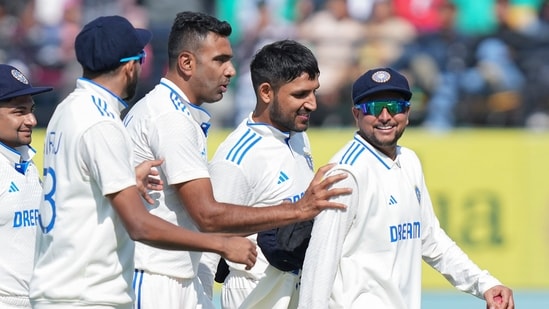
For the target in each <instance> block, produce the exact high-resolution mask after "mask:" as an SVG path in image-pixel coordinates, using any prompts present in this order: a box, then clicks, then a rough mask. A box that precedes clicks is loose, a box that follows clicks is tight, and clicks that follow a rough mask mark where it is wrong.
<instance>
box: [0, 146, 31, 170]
mask: <svg viewBox="0 0 549 309" xmlns="http://www.w3.org/2000/svg"><path fill="white" fill-rule="evenodd" d="M0 153H1V154H2V155H3V156H4V157H6V159H8V161H9V162H10V163H11V164H13V166H14V168H15V169H16V170H17V171H18V172H19V173H21V174H23V175H24V174H25V172H26V171H27V167H28V166H29V162H30V161H31V160H32V158H33V157H34V155H35V154H36V150H34V148H32V147H31V146H30V145H24V146H19V147H15V148H12V147H10V146H8V145H6V144H4V143H2V142H0Z"/></svg>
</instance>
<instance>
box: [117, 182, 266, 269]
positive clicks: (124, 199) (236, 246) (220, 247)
mask: <svg viewBox="0 0 549 309" xmlns="http://www.w3.org/2000/svg"><path fill="white" fill-rule="evenodd" d="M108 197H109V198H110V200H111V203H112V205H113V207H114V209H115V210H116V212H117V213H118V215H119V216H120V218H121V220H122V222H123V224H124V227H125V228H126V230H127V231H128V234H129V235H130V237H131V238H132V239H133V240H135V241H140V242H142V243H145V244H147V245H150V246H153V247H157V248H161V249H167V250H187V251H208V252H215V253H217V254H219V255H221V256H222V257H224V258H226V259H228V260H230V261H233V262H236V263H241V264H245V265H246V269H250V268H252V266H253V265H254V264H255V261H256V257H257V251H256V246H255V244H253V243H252V242H251V241H250V240H248V239H247V238H244V237H238V236H229V237H226V236H221V235H213V234H206V233H199V232H193V231H190V230H187V229H184V228H182V227H179V226H176V225H174V224H171V223H169V222H167V221H165V220H163V219H161V218H159V217H157V216H155V215H152V214H150V213H149V212H148V211H147V209H146V208H145V207H144V205H143V203H142V201H141V199H140V198H139V192H138V190H137V188H136V187H135V186H132V187H129V188H126V189H124V190H122V191H119V192H117V193H113V194H110V195H108Z"/></svg>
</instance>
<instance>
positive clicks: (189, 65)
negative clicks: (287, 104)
mask: <svg viewBox="0 0 549 309" xmlns="http://www.w3.org/2000/svg"><path fill="white" fill-rule="evenodd" d="M231 31H232V29H231V26H230V25H229V24H228V23H227V22H222V21H220V20H218V19H216V18H215V17H213V16H209V15H206V14H202V13H196V12H181V13H179V14H177V16H176V18H175V20H174V23H173V25H172V29H171V32H170V36H169V43H168V50H169V63H168V72H167V74H166V76H165V78H162V79H161V81H160V83H159V84H158V85H157V86H156V87H155V88H154V89H153V90H152V91H151V92H149V93H148V94H147V95H146V96H145V97H144V98H143V99H141V100H140V101H139V102H137V103H136V104H135V105H134V106H133V107H132V108H131V110H130V111H129V112H128V114H127V115H126V117H125V119H124V122H125V123H126V124H127V129H128V131H129V133H130V136H131V138H132V141H133V143H134V151H135V158H136V162H135V163H136V164H137V163H140V162H141V161H143V160H153V159H158V158H163V159H164V162H163V163H162V165H161V168H160V170H159V173H160V177H161V179H162V180H163V181H164V183H167V184H168V185H167V186H165V187H164V190H163V191H162V192H161V194H160V198H159V200H158V203H155V204H154V205H148V208H149V211H150V212H151V213H153V214H155V215H158V216H161V217H163V218H166V219H168V220H170V221H171V222H174V223H177V224H180V225H182V226H185V227H187V228H189V229H193V230H202V231H208V232H242V233H255V232H258V231H261V230H267V229H271V228H274V227H277V226H282V225H287V224H290V223H295V222H298V221H305V220H309V219H311V218H313V217H314V216H316V215H317V214H318V213H319V212H320V211H321V210H322V209H324V208H327V207H338V208H341V207H344V206H343V205H341V204H338V203H330V202H328V201H327V199H328V198H330V197H331V196H334V195H337V194H342V193H343V194H344V193H348V192H349V191H348V190H347V189H337V190H328V187H329V186H330V185H331V184H332V183H333V182H335V181H337V180H340V179H341V178H340V177H341V176H336V177H330V178H327V179H323V175H324V172H325V171H326V170H327V169H322V168H321V170H320V172H319V173H317V175H316V176H315V177H314V178H312V182H311V185H310V186H309V187H308V188H307V190H305V192H304V195H303V197H302V198H301V199H300V200H299V201H297V202H296V203H288V202H285V203H280V202H279V203H277V204H274V206H268V207H247V206H251V205H246V206H240V205H233V204H228V203H221V202H217V201H216V200H215V198H214V194H213V192H212V184H211V181H210V175H209V171H208V157H207V152H206V150H207V132H208V128H209V126H210V124H209V122H208V121H209V119H210V114H209V113H208V112H207V111H206V110H205V109H203V108H202V107H201V105H202V104H203V103H213V102H217V101H219V100H221V98H222V97H223V94H224V93H225V91H227V87H228V84H229V82H230V79H231V78H232V77H233V76H234V75H235V73H236V72H235V69H234V66H233V65H232V63H231V59H232V57H233V53H232V49H231V46H230V42H229V39H228V36H229V35H230V34H231ZM271 95H273V94H271ZM296 95H297V94H296ZM273 155H276V154H273ZM232 177H233V175H226V178H225V181H233V179H232ZM273 181H276V180H274V179H273ZM200 258H201V255H200V253H196V252H188V253H187V252H177V253H173V254H172V252H167V251H165V250H158V249H155V248H152V247H149V246H147V245H145V244H137V246H136V256H135V262H136V265H135V266H136V280H137V281H139V282H140V285H139V286H138V287H136V299H137V301H136V304H138V305H139V306H141V308H195V307H196V306H197V305H201V306H202V307H201V308H211V306H212V305H211V302H210V301H209V299H208V298H207V297H205V292H204V290H203V287H202V286H201V282H200V281H199V279H198V277H197V275H198V267H199V261H200ZM213 260H214V261H215V259H213ZM203 278H206V277H203ZM210 278H211V276H210V277H209V278H208V280H209V281H212V280H211V279H210ZM201 279H202V278H201ZM202 281H204V280H202ZM210 289H211V288H210ZM161 292H162V294H160V293H161ZM206 293H208V291H206ZM180 299H183V301H181V300H180ZM159 302H161V303H160V304H161V305H159ZM206 306H210V307H206Z"/></svg>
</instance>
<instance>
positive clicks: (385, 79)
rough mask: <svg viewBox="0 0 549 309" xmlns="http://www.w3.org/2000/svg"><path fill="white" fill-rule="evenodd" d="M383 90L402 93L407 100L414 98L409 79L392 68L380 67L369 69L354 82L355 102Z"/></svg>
mask: <svg viewBox="0 0 549 309" xmlns="http://www.w3.org/2000/svg"><path fill="white" fill-rule="evenodd" d="M381 91H395V92H399V93H402V94H403V95H404V99H406V100H407V101H409V100H410V99H411V98H412V92H411V91H410V86H409V85H408V80H406V77H404V75H402V74H400V73H399V72H397V71H395V70H393V69H391V68H378V69H373V70H369V71H368V72H366V73H364V75H362V76H361V77H359V78H358V79H357V80H356V81H355V82H354V84H353V104H358V103H360V101H361V100H362V99H364V98H365V97H367V96H369V95H371V94H374V93H377V92H381Z"/></svg>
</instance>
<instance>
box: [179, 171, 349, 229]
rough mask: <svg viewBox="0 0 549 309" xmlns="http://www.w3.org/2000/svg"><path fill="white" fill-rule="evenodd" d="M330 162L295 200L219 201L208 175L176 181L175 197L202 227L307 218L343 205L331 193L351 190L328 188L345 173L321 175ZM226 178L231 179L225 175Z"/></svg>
mask: <svg viewBox="0 0 549 309" xmlns="http://www.w3.org/2000/svg"><path fill="white" fill-rule="evenodd" d="M332 166H333V165H332V164H330V165H325V166H323V167H321V168H320V169H319V170H318V172H317V173H316V174H315V177H314V178H313V180H312V181H311V184H310V185H309V188H308V189H307V190H306V191H305V194H304V196H303V198H301V199H300V200H299V201H298V202H296V203H289V202H287V203H282V204H280V205H275V206H269V207H245V206H244V207H243V206H241V205H233V204H227V203H219V202H217V201H216V200H215V198H214V195H213V190H212V185H211V182H210V179H209V178H200V179H195V180H192V181H188V182H185V183H182V184H178V185H176V188H177V190H178V193H179V194H178V195H179V198H180V199H181V201H182V202H183V204H184V205H185V207H186V209H187V211H188V212H189V214H190V216H191V217H192V218H193V220H194V221H195V222H196V223H197V225H198V226H199V227H200V229H201V230H202V231H207V232H232V233H255V232H258V231H263V230H268V229H271V228H274V227H278V226H283V225H288V224H291V223H296V222H301V221H305V220H310V219H312V218H314V217H315V216H316V215H318V214H319V213H320V212H321V211H322V210H324V209H345V205H343V204H341V203H338V202H335V201H330V199H331V198H333V197H335V196H339V195H346V194H350V193H351V190H350V189H349V188H333V189H331V188H330V187H331V186H332V185H333V184H334V183H336V182H338V181H340V180H342V179H344V178H345V177H346V175H344V174H339V175H334V176H329V177H326V178H325V177H324V176H325V174H326V172H327V171H328V170H329V169H330V168H331V167H332ZM227 181H231V180H230V179H229V178H228V179H227ZM246 206H252V205H246Z"/></svg>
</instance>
